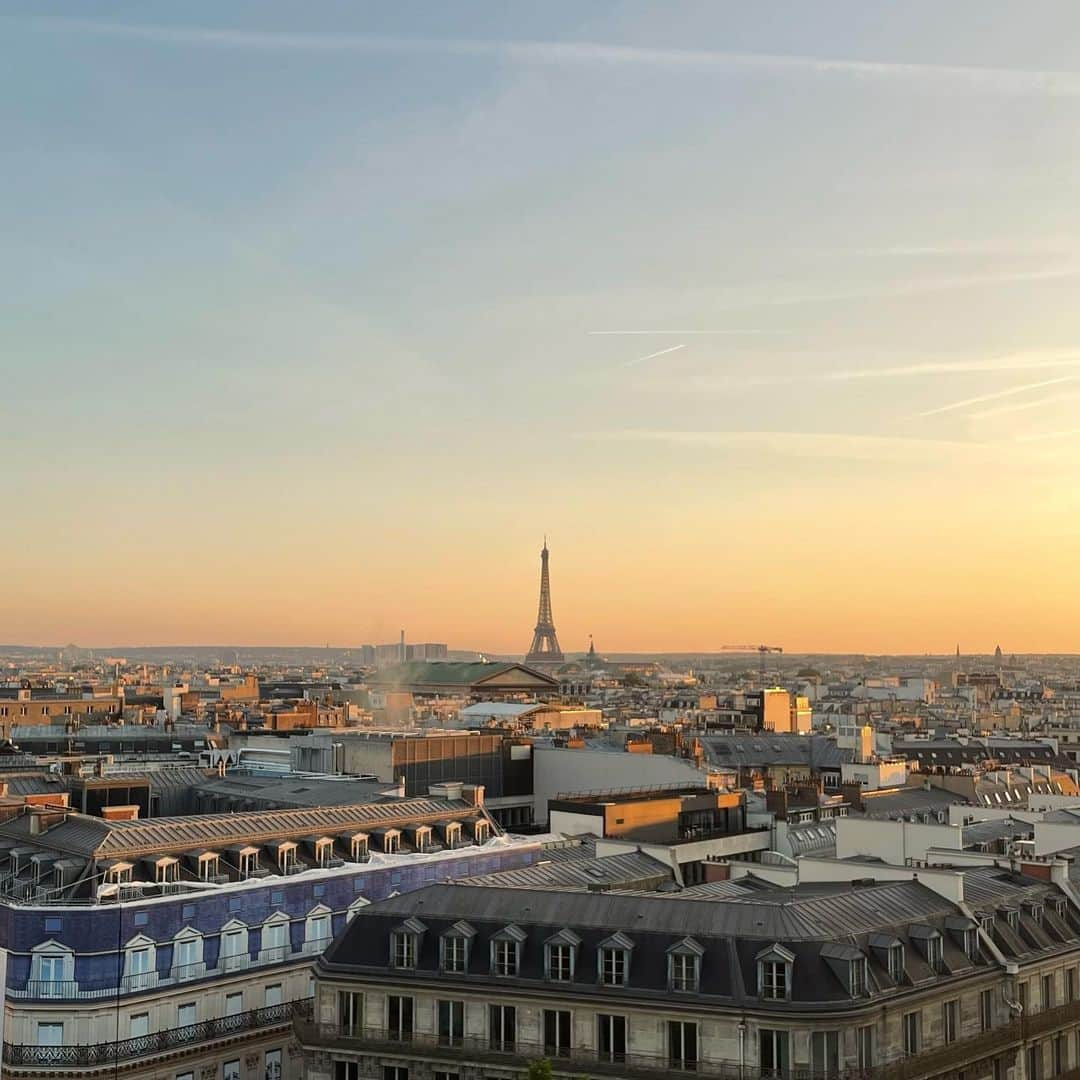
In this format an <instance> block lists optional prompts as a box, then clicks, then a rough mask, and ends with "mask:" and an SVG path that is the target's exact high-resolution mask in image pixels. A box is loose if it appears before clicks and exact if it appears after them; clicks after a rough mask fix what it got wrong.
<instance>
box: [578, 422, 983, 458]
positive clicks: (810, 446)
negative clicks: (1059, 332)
mask: <svg viewBox="0 0 1080 1080" xmlns="http://www.w3.org/2000/svg"><path fill="white" fill-rule="evenodd" d="M594 437H595V438H596V439H598V440H600V441H603V442H607V441H616V442H651V443H670V444H671V445H674V446H695V447H712V448H714V449H736V450H737V449H745V450H754V451H768V452H771V453H775V454H781V455H784V456H789V457H800V458H823V459H830V460H846V461H852V460H859V461H877V462H914V461H927V462H931V463H934V462H942V461H946V460H955V459H956V458H957V457H958V456H962V457H964V458H965V459H971V460H977V461H986V460H989V459H991V458H996V452H995V450H994V447H993V446H991V445H989V444H984V443H974V442H961V441H959V440H951V439H916V438H907V437H904V436H887V435H862V434H849V433H846V432H804V431H669V430H656V429H648V428H626V429H622V430H618V431H610V432H602V433H598V434H597V435H595V436H594Z"/></svg>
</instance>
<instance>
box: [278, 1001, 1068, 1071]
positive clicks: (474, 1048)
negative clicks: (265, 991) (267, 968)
mask: <svg viewBox="0 0 1080 1080" xmlns="http://www.w3.org/2000/svg"><path fill="white" fill-rule="evenodd" d="M1078 1021H1080V1002H1073V1003H1071V1004H1068V1005H1062V1006H1059V1007H1057V1008H1054V1009H1047V1010H1045V1011H1043V1012H1039V1013H1033V1014H1030V1015H1025V1016H1024V1017H1023V1018H1021V1019H1019V1020H1014V1021H1013V1022H1011V1023H1008V1024H1003V1025H1001V1026H999V1027H994V1028H991V1029H990V1030H989V1031H985V1032H982V1033H981V1034H979V1035H977V1036H973V1037H970V1038H966V1039H958V1040H956V1041H955V1042H951V1043H948V1044H946V1045H943V1046H937V1047H929V1048H926V1049H925V1050H923V1051H921V1052H920V1053H919V1054H917V1055H913V1056H911V1057H905V1058H901V1059H899V1060H897V1061H892V1062H885V1063H881V1064H878V1065H876V1066H873V1067H870V1068H866V1069H858V1068H850V1069H841V1070H840V1071H835V1070H833V1071H828V1072H815V1071H814V1070H812V1069H807V1068H805V1067H796V1066H785V1067H783V1068H764V1069H763V1068H758V1067H756V1066H746V1065H743V1066H740V1065H739V1063H738V1062H732V1061H715V1060H709V1059H706V1058H700V1059H697V1060H687V1059H685V1058H683V1059H674V1058H668V1057H653V1056H650V1055H645V1054H637V1053H626V1054H619V1055H610V1054H609V1055H604V1054H598V1053H597V1052H596V1051H595V1050H591V1051H590V1050H587V1049H584V1048H578V1047H559V1048H552V1047H549V1046H544V1045H543V1044H533V1043H530V1042H526V1041H522V1040H518V1041H516V1042H514V1043H509V1044H508V1043H502V1044H501V1045H500V1044H499V1043H498V1042H492V1041H491V1040H489V1039H474V1038H465V1039H455V1040H453V1041H452V1042H448V1041H447V1040H445V1039H441V1038H440V1037H439V1036H437V1035H430V1034H426V1033H424V1034H420V1033H411V1034H409V1035H408V1036H406V1037H398V1038H392V1037H390V1036H389V1035H387V1034H386V1033H383V1032H378V1031H372V1030H368V1029H363V1028H358V1027H339V1026H336V1025H333V1024H321V1023H318V1022H316V1021H315V1020H314V1019H313V1014H312V1011H311V1005H310V1003H308V1002H304V1003H299V1002H298V1003H297V1005H296V1007H295V1008H294V1010H293V1030H294V1032H295V1034H296V1037H297V1039H298V1041H299V1042H300V1043H301V1044H302V1045H304V1046H308V1047H311V1048H313V1049H316V1048H319V1049H325V1048H327V1047H331V1048H333V1047H336V1048H339V1049H342V1050H352V1051H354V1052H356V1051H364V1052H367V1053H384V1054H387V1055H388V1056H393V1057H402V1056H416V1057H424V1056H431V1057H435V1058H444V1059H446V1058H453V1059H457V1060H461V1059H467V1060H473V1061H481V1062H483V1061H491V1062H501V1063H502V1064H503V1065H504V1066H511V1067H513V1066H514V1064H515V1059H516V1064H517V1065H520V1067H521V1068H522V1069H524V1068H525V1067H526V1065H527V1063H528V1061H530V1060H532V1059H535V1058H540V1057H545V1058H549V1059H550V1060H551V1062H552V1065H553V1067H554V1069H555V1072H556V1073H560V1074H561V1073H573V1074H578V1075H603V1076H609V1077H630V1078H634V1077H641V1078H642V1080H645V1078H653V1077H657V1076H658V1075H659V1074H662V1073H672V1072H675V1073H686V1072H693V1073H697V1074H699V1075H701V1076H704V1077H710V1078H712V1080H931V1078H935V1077H941V1076H946V1075H950V1076H951V1075H954V1074H956V1073H957V1072H958V1071H962V1070H963V1069H964V1068H965V1066H969V1065H972V1064H974V1063H976V1062H980V1061H987V1060H990V1059H992V1058H996V1057H1003V1058H1011V1057H1012V1056H1014V1055H1015V1054H1016V1051H1017V1050H1018V1049H1019V1047H1020V1046H1021V1045H1023V1044H1024V1043H1025V1042H1028V1041H1030V1040H1032V1039H1039V1038H1042V1037H1044V1036H1047V1035H1051V1034H1053V1033H1055V1032H1057V1031H1060V1030H1062V1029H1063V1028H1065V1027H1067V1026H1069V1025H1073V1024H1076V1023H1077V1022H1078Z"/></svg>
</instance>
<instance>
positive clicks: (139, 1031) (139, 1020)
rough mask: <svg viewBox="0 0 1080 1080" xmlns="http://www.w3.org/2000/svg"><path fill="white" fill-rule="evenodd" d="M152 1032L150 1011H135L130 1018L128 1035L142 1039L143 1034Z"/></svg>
mask: <svg viewBox="0 0 1080 1080" xmlns="http://www.w3.org/2000/svg"><path fill="white" fill-rule="evenodd" d="M149 1034H150V1014H149V1013H135V1014H134V1015H133V1016H132V1017H131V1019H130V1020H128V1037H129V1038H132V1039H140V1038H142V1036H143V1035H149Z"/></svg>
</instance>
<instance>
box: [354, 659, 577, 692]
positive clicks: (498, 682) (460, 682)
mask: <svg viewBox="0 0 1080 1080" xmlns="http://www.w3.org/2000/svg"><path fill="white" fill-rule="evenodd" d="M368 684H369V685H370V686H371V687H372V689H373V690H380V691H383V692H387V691H398V692H404V693H409V694H412V695H413V697H414V698H415V699H418V700H423V699H427V698H439V697H455V698H469V699H474V700H483V699H487V698H492V697H494V698H496V699H501V698H505V697H506V696H518V697H521V696H530V697H532V696H535V695H536V694H546V695H549V696H554V695H556V694H558V692H559V682H558V680H557V679H554V678H552V677H551V676H550V675H546V674H544V673H543V672H541V671H535V670H533V669H532V668H529V667H526V666H525V665H524V664H511V663H501V664H500V663H491V662H488V661H484V660H478V661H454V660H446V661H427V660H414V661H411V662H409V663H405V664H395V665H394V666H392V667H388V668H385V669H384V670H382V671H380V672H378V673H377V674H375V675H373V676H372V677H371V678H370V679H369V680H368Z"/></svg>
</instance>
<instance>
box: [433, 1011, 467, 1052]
mask: <svg viewBox="0 0 1080 1080" xmlns="http://www.w3.org/2000/svg"><path fill="white" fill-rule="evenodd" d="M435 1008H436V1012H437V1017H436V1019H437V1023H438V1031H439V1045H440V1046H461V1045H462V1043H463V1042H464V1041H465V1002H463V1001H439V1002H437V1003H436V1006H435Z"/></svg>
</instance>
